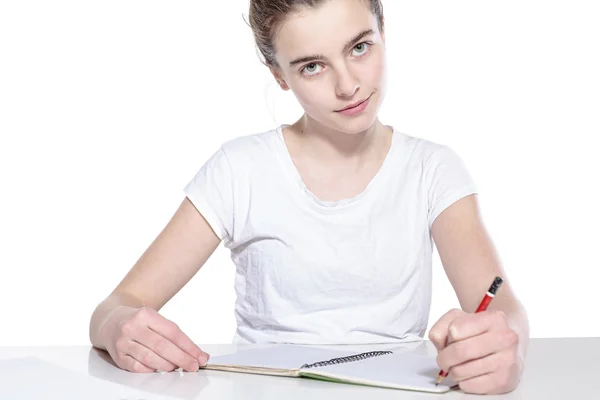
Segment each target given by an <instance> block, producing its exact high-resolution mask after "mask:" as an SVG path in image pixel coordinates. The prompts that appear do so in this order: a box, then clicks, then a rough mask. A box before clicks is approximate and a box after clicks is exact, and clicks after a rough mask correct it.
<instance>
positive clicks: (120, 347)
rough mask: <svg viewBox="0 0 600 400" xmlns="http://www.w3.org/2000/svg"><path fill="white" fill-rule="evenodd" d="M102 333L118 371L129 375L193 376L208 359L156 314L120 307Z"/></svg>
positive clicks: (108, 320)
mask: <svg viewBox="0 0 600 400" xmlns="http://www.w3.org/2000/svg"><path fill="white" fill-rule="evenodd" d="M101 330H104V334H103V336H104V337H105V338H107V339H106V343H105V347H106V350H107V351H108V353H109V354H110V356H111V357H112V359H113V360H114V362H115V363H116V364H117V366H118V367H119V368H122V369H124V370H127V371H131V372H156V371H173V370H175V369H178V368H182V369H183V370H184V371H187V372H195V371H197V370H198V368H199V367H200V366H204V365H206V363H207V361H208V359H209V357H210V355H209V354H208V353H206V352H204V351H202V350H201V349H200V347H198V346H197V345H196V344H194V342H192V341H191V340H190V338H189V337H188V336H187V335H186V334H185V333H183V332H182V331H181V329H179V327H178V326H177V325H176V324H175V323H174V322H172V321H169V320H168V319H166V318H165V317H163V316H162V315H160V314H159V313H158V312H157V311H156V310H153V309H151V308H148V307H140V308H134V307H128V306H121V307H119V308H118V309H116V310H114V312H113V313H112V314H111V315H110V316H109V317H108V319H107V321H106V322H105V324H104V326H103V327H102V329H101Z"/></svg>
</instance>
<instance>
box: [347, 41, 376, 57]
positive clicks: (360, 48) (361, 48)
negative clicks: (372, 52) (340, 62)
mask: <svg viewBox="0 0 600 400" xmlns="http://www.w3.org/2000/svg"><path fill="white" fill-rule="evenodd" d="M370 47H371V44H370V43H367V42H362V43H359V44H357V45H356V46H354V49H353V50H352V51H356V52H357V53H355V54H354V55H356V56H362V55H363V54H365V53H366V52H367V51H369V48H370Z"/></svg>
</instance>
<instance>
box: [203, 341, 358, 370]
mask: <svg viewBox="0 0 600 400" xmlns="http://www.w3.org/2000/svg"><path fill="white" fill-rule="evenodd" d="M357 353H358V352H356V351H352V350H348V351H343V350H331V349H319V348H315V347H304V346H299V345H287V344H281V345H276V346H273V347H267V348H262V349H251V350H241V351H239V352H237V353H233V354H225V355H221V356H211V357H210V359H209V360H208V364H209V365H211V364H218V365H241V366H248V367H261V368H278V369H289V370H293V369H300V367H301V366H302V365H304V364H311V363H314V362H318V361H326V360H330V359H332V358H336V357H345V356H348V355H352V354H357Z"/></svg>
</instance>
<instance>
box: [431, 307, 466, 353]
mask: <svg viewBox="0 0 600 400" xmlns="http://www.w3.org/2000/svg"><path fill="white" fill-rule="evenodd" d="M465 314H466V313H465V312H464V311H462V310H459V309H457V308H455V309H452V310H450V311H448V312H447V313H446V314H444V315H442V317H441V318H440V319H439V320H438V321H437V322H436V323H435V324H434V325H433V326H432V327H431V329H430V330H429V340H431V342H432V343H433V344H434V346H435V347H436V348H437V349H438V350H441V349H443V348H444V347H446V344H447V341H448V327H449V326H450V323H451V322H452V321H454V320H455V319H456V318H458V317H460V316H462V315H465Z"/></svg>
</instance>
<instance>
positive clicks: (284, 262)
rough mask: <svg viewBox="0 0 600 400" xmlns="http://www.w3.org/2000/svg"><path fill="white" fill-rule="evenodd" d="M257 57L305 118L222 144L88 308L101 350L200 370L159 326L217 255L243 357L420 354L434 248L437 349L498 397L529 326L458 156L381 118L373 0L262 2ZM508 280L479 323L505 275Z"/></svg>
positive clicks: (254, 17)
mask: <svg viewBox="0 0 600 400" xmlns="http://www.w3.org/2000/svg"><path fill="white" fill-rule="evenodd" d="M249 17H250V25H251V28H252V30H253V32H254V38H255V41H256V44H257V46H258V48H259V50H260V53H261V55H262V56H263V57H264V64H265V65H266V66H267V67H268V68H269V69H270V71H271V72H272V74H273V76H274V77H275V79H276V81H277V82H278V84H279V86H280V87H281V89H282V90H291V91H292V92H293V94H294V95H295V97H296V98H297V100H298V101H299V103H300V104H301V106H302V107H303V109H304V114H303V115H302V117H301V118H300V119H299V120H297V121H295V122H294V123H292V124H285V125H280V126H277V127H274V128H273V129H272V130H269V131H265V132H260V133H255V134H248V135H245V136H240V137H238V138H236V139H234V140H230V141H228V142H225V143H223V145H222V147H221V148H220V149H219V150H218V151H217V152H216V153H214V154H213V155H212V157H210V158H209V159H208V160H206V161H205V163H204V164H203V165H202V167H201V168H200V169H199V171H198V172H197V174H196V175H195V176H194V177H193V179H191V180H190V182H189V183H188V184H187V185H186V187H185V196H184V199H183V201H182V203H181V205H180V206H179V208H178V209H177V210H176V212H175V213H174V215H173V217H172V219H171V220H170V221H169V223H168V224H167V225H166V227H165V228H164V230H163V231H162V232H161V233H160V234H159V235H158V237H157V238H156V239H155V240H154V241H153V243H151V244H150V246H149V247H148V249H147V250H146V251H145V252H144V254H143V255H142V256H141V257H140V259H139V260H138V261H137V262H136V264H135V265H134V266H133V268H132V269H131V271H130V272H129V273H128V274H127V275H126V276H125V277H124V279H123V280H122V282H120V284H119V285H118V286H117V287H116V288H115V289H114V291H113V292H112V293H111V294H110V295H109V296H108V297H107V298H106V299H104V301H102V302H101V303H100V304H99V305H98V307H97V308H96V310H95V311H94V313H93V315H92V318H91V321H90V339H91V342H92V344H93V345H94V346H95V347H97V348H100V349H104V350H106V351H107V352H108V353H109V354H110V356H111V357H112V358H113V359H114V361H115V362H116V364H117V365H118V366H119V367H120V368H123V369H126V370H129V371H135V372H153V371H156V370H161V371H172V370H174V369H177V368H182V369H183V370H185V371H196V370H197V369H198V368H199V366H200V365H205V363H206V362H207V360H208V357H209V355H208V354H207V353H206V352H204V351H203V350H201V349H200V348H199V347H198V346H197V345H196V344H194V343H193V342H192V340H190V338H189V337H187V336H186V335H185V334H184V333H183V332H182V331H181V330H180V329H179V328H178V326H177V325H176V324H175V323H174V322H172V321H169V320H167V319H166V318H164V317H163V316H161V315H160V314H159V312H158V311H159V310H160V309H161V308H162V307H163V306H164V305H165V303H167V302H168V301H169V300H170V299H171V298H172V297H173V296H174V295H175V294H176V293H177V292H178V291H179V290H180V289H181V288H182V287H183V286H184V285H185V284H186V283H187V282H188V281H189V280H190V279H191V278H192V277H193V276H194V274H196V272H198V270H199V269H200V268H201V266H202V265H203V264H204V263H205V262H206V260H207V259H208V258H209V257H210V255H211V254H212V253H213V251H214V250H215V249H216V248H217V246H218V245H219V243H220V242H221V241H223V243H224V245H225V246H226V247H227V248H228V249H230V250H231V257H232V260H233V262H234V263H235V265H236V277H235V290H236V294H237V301H236V303H235V315H236V319H237V329H236V332H235V336H234V338H233V341H234V343H277V342H279V343H298V344H345V343H384V342H385V343H390V342H406V341H414V340H421V339H422V338H423V336H424V334H425V331H426V329H427V322H428V317H429V309H430V300H431V286H432V284H431V279H432V278H431V263H432V251H433V245H434V243H435V246H436V248H437V250H438V252H439V255H440V259H441V261H442V263H443V267H444V269H445V272H446V275H447V276H448V279H449V281H450V283H451V285H452V287H453V288H454V290H455V292H456V295H457V297H458V300H459V302H460V306H461V310H459V309H454V310H450V311H449V312H448V313H446V314H445V315H443V316H442V317H441V318H440V319H439V320H438V321H437V322H436V323H435V324H434V325H433V326H432V328H431V330H430V334H429V339H430V340H431V341H432V342H433V343H434V344H435V346H436V348H437V349H438V358H437V361H438V364H439V366H440V368H441V369H443V370H444V371H450V376H451V378H452V379H454V380H455V381H457V382H459V384H460V387H461V389H462V390H463V391H465V392H470V393H489V394H495V393H505V392H508V391H511V390H513V389H514V388H515V387H516V385H517V384H518V381H519V378H520V377H521V374H522V371H523V362H524V358H525V354H526V349H527V343H528V336H529V328H528V322H527V316H526V313H525V310H524V308H523V306H522V305H521V303H520V302H519V300H518V299H517V298H516V296H515V294H514V293H513V291H512V289H511V286H510V284H509V283H508V282H507V281H506V274H505V273H504V271H503V269H502V266H501V264H500V261H499V258H498V256H497V255H496V253H495V250H494V247H493V245H492V243H491V240H490V238H489V237H488V234H487V233H486V230H485V228H484V226H483V223H482V220H481V217H480V212H479V209H478V202H477V190H476V187H475V184H474V182H473V180H472V179H471V177H470V175H469V173H468V171H467V170H466V168H465V166H464V164H463V163H462V162H461V159H460V158H459V156H458V155H457V154H456V153H455V152H453V151H452V150H451V149H450V148H449V147H447V146H445V145H441V144H437V143H433V142H431V141H427V140H425V139H420V138H416V137H412V136H409V135H406V134H403V133H402V132H399V131H398V130H396V129H395V128H394V127H393V126H391V125H384V124H383V123H381V122H380V121H379V119H378V116H377V114H378V110H379V108H380V107H381V104H382V102H383V99H384V97H385V91H386V79H385V77H386V47H385V31H384V17H383V9H382V5H381V2H380V0H251V1H250V11H249ZM496 276H502V277H503V278H504V280H505V283H504V284H503V286H502V288H501V290H499V292H498V294H497V296H496V298H495V299H494V301H493V302H492V303H491V304H490V307H489V308H488V310H486V311H484V312H480V313H474V311H475V309H476V308H477V305H478V304H479V302H480V300H481V298H482V295H483V294H484V293H485V292H486V290H487V289H488V287H489V285H490V283H491V282H492V281H493V280H494V277H496Z"/></svg>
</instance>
